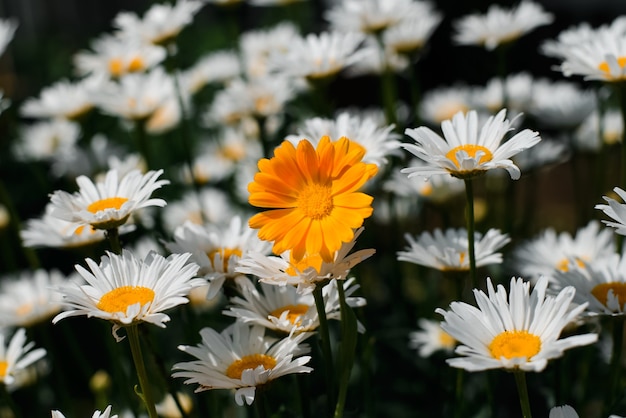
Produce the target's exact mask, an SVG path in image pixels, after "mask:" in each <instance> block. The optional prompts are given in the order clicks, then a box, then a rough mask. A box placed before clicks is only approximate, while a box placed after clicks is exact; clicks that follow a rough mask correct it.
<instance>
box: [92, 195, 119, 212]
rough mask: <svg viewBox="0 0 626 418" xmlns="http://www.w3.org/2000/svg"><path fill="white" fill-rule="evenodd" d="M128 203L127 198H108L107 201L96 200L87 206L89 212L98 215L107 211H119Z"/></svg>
mask: <svg viewBox="0 0 626 418" xmlns="http://www.w3.org/2000/svg"><path fill="white" fill-rule="evenodd" d="M126 202H128V199H127V198H125V197H107V198H106V199H100V200H96V201H95V202H93V203H92V204H90V205H89V206H87V210H88V211H89V212H91V213H97V212H100V211H101V210H105V209H116V210H119V209H120V208H121V207H122V205H123V204H124V203H126Z"/></svg>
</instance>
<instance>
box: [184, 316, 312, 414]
mask: <svg viewBox="0 0 626 418" xmlns="http://www.w3.org/2000/svg"><path fill="white" fill-rule="evenodd" d="M310 335H311V333H300V334H298V335H296V336H293V337H286V338H283V339H282V340H278V341H277V340H276V339H275V338H272V337H269V336H266V335H265V328H263V327H261V326H258V325H255V326H252V327H251V326H250V325H246V324H243V323H241V322H235V323H234V324H233V325H231V326H229V327H228V328H226V329H225V330H224V331H222V332H221V333H218V332H217V331H215V330H213V329H211V328H203V329H202V330H200V336H201V338H202V342H201V343H200V344H198V345H197V346H195V347H194V346H187V345H180V346H178V349H179V350H181V351H184V352H186V353H188V354H190V355H191V356H193V357H195V358H196V359H197V360H194V361H190V362H185V363H176V364H174V366H173V367H172V370H174V373H172V377H182V378H186V379H187V380H185V383H186V384H193V383H197V384H198V385H199V386H198V388H197V389H196V390H195V391H196V392H202V391H205V390H211V389H235V401H236V402H237V404H238V405H243V404H244V401H245V403H246V404H248V405H250V404H252V402H253V401H254V396H255V392H256V388H257V386H262V385H264V384H266V383H269V382H271V381H272V380H275V379H278V378H279V377H281V376H285V375H287V374H292V373H309V372H311V371H312V370H313V369H311V368H310V367H307V366H305V364H307V363H308V362H309V360H310V359H311V357H309V356H301V354H305V353H307V352H308V351H309V349H308V346H303V345H301V343H302V341H304V340H305V339H306V338H308V337H309V336H310ZM299 356H300V357H299Z"/></svg>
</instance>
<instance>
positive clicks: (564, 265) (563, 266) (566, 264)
mask: <svg viewBox="0 0 626 418" xmlns="http://www.w3.org/2000/svg"><path fill="white" fill-rule="evenodd" d="M574 262H575V263H576V265H577V266H578V267H580V268H585V262H584V261H583V260H581V259H580V258H577V259H576V260H574ZM570 266H571V262H570V259H569V258H564V259H563V260H561V261H559V262H558V263H557V264H556V268H557V270H560V271H564V272H565V271H569V270H570Z"/></svg>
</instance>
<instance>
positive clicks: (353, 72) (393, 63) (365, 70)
mask: <svg viewBox="0 0 626 418" xmlns="http://www.w3.org/2000/svg"><path fill="white" fill-rule="evenodd" d="M361 51H362V52H363V56H362V57H361V59H360V60H358V61H356V62H355V63H354V64H352V65H351V66H350V67H348V68H346V70H345V75H346V77H361V76H365V75H372V74H373V75H379V76H380V75H381V74H383V73H384V72H385V71H390V72H392V73H396V74H399V73H401V72H402V71H405V70H406V69H407V68H408V66H409V65H410V64H411V60H410V59H409V57H407V56H406V55H402V54H400V53H398V52H397V51H396V50H395V49H392V48H387V47H386V46H385V45H383V46H381V45H380V43H379V42H378V41H377V40H376V39H375V38H373V37H371V36H368V37H367V38H366V39H365V41H364V42H363V46H362V47H361Z"/></svg>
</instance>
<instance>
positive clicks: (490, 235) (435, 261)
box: [398, 228, 511, 271]
mask: <svg viewBox="0 0 626 418" xmlns="http://www.w3.org/2000/svg"><path fill="white" fill-rule="evenodd" d="M405 238H406V240H407V241H408V242H409V247H407V249H406V251H398V260H400V261H408V262H410V263H415V264H419V265H422V266H426V267H431V268H434V269H437V270H441V271H469V269H470V265H469V261H470V260H469V255H468V254H469V252H468V251H469V244H468V241H467V230H466V229H463V228H459V229H446V230H445V231H442V230H441V229H435V231H434V232H433V233H432V234H431V233H429V232H423V233H421V234H420V235H419V236H418V237H412V236H411V235H409V234H406V235H405ZM509 241H511V239H510V238H509V237H508V235H506V234H503V233H501V232H500V231H499V230H497V229H490V230H489V231H487V233H486V234H485V235H484V236H483V234H482V233H480V232H474V243H475V244H474V245H475V247H474V251H475V254H476V267H481V266H486V265H489V264H500V263H502V253H498V252H496V251H498V250H499V249H501V248H502V247H504V246H505V245H506V244H507V243H508V242H509Z"/></svg>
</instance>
